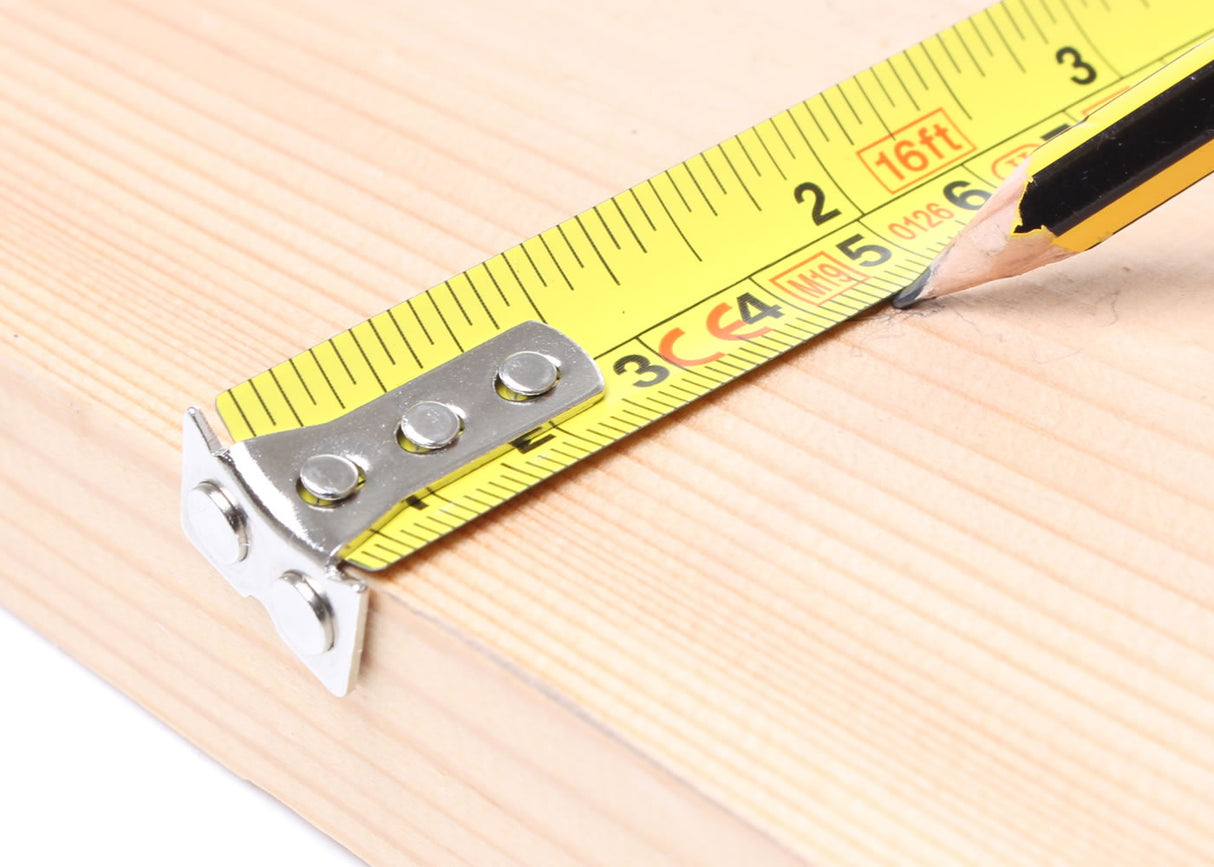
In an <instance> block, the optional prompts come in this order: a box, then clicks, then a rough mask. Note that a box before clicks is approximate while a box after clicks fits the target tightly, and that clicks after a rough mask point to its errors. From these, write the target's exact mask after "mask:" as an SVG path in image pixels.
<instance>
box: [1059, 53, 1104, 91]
mask: <svg viewBox="0 0 1214 867" xmlns="http://www.w3.org/2000/svg"><path fill="white" fill-rule="evenodd" d="M1054 59H1055V60H1057V61H1058V62H1059V63H1066V62H1067V61H1068V60H1069V61H1070V62H1071V69H1077V70H1079V73H1080V74H1076V75H1072V76H1071V81H1073V82H1075V83H1076V84H1091V83H1092V82H1093V81H1095V80H1096V70H1095V69H1093V68H1092V64H1090V63H1088V62H1087V61H1085V60H1084V59H1083V56H1082V55H1081V54H1080V53H1079V50H1078V49H1077V48H1072V47H1071V46H1069V45H1064V46H1063V47H1062V48H1059V49H1058V53H1057V54H1055V55H1054Z"/></svg>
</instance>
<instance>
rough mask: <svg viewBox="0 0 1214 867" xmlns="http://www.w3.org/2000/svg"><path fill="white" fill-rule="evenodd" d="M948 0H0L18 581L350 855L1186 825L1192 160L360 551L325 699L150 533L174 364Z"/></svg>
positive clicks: (727, 845)
mask: <svg viewBox="0 0 1214 867" xmlns="http://www.w3.org/2000/svg"><path fill="white" fill-rule="evenodd" d="M1029 2H1030V3H1031V2H1035V0H1029ZM1051 2H1061V0H1051ZM1110 2H1112V3H1114V4H1116V3H1117V2H1128V0H1110ZM979 8H981V3H979V2H974V0H941V2H935V3H932V4H930V5H925V4H906V3H890V2H883V0H853V2H850V3H847V4H837V5H836V4H832V3H825V2H822V3H792V2H766V3H742V2H730V3H724V4H712V5H705V4H700V3H691V2H670V3H664V4H653V3H643V2H640V0H617V2H614V3H611V4H591V3H582V4H570V3H559V2H555V0H518V2H516V3H511V4H496V3H491V2H487V0H481V2H452V3H445V4H421V3H416V4H406V3H389V2H374V0H360V2H357V3H342V4H333V3H326V2H323V0H306V2H286V0H274V2H264V0H208V2H201V3H190V4H187V3H179V2H160V0H98V2H84V0H80V2H71V0H41V2H32V0H31V2H24V0H2V2H0V327H2V329H3V330H2V332H0V418H2V419H3V424H2V425H0V483H2V484H3V485H4V487H5V489H6V496H4V497H3V498H0V546H2V547H3V550H4V551H5V552H6V555H7V556H6V558H5V560H4V564H3V566H0V604H3V605H5V607H7V608H10V609H12V610H13V611H15V612H17V613H18V614H19V615H20V616H22V617H23V618H25V619H26V620H28V621H29V622H30V623H32V624H33V625H35V626H36V627H37V628H39V629H40V630H42V631H43V632H44V633H45V634H46V635H48V636H49V637H51V638H52V639H53V640H55V641H56V642H57V643H59V644H61V645H62V646H63V647H65V648H66V649H68V650H69V651H70V652H72V653H73V654H74V655H76V656H77V657H79V658H80V659H82V660H83V661H85V662H86V663H87V664H88V665H90V666H91V667H93V668H94V669H95V670H97V671H98V672H100V673H101V674H102V675H104V676H105V677H106V678H108V679H109V680H110V681H112V682H113V683H115V684H116V685H118V686H119V687H120V688H121V689H123V690H124V691H126V692H127V693H129V694H130V695H131V696H133V697H134V698H135V699H136V700H138V701H139V702H141V703H142V704H143V705H144V706H146V707H147V708H148V709H149V710H150V711H152V712H153V713H155V714H157V715H158V716H160V717H161V718H163V719H164V720H166V721H167V722H168V723H169V724H171V725H172V726H174V727H175V728H177V729H178V730H179V731H181V732H183V733H184V734H185V735H186V736H188V737H189V738H191V739H192V740H193V741H195V742H196V743H198V744H199V745H200V746H202V747H203V748H204V749H206V750H207V751H208V752H210V753H212V754H213V755H215V756H216V757H217V758H219V759H220V760H221V761H223V762H224V763H225V764H226V765H227V766H228V767H230V768H232V770H233V771H235V772H236V773H238V774H241V775H243V776H246V777H248V778H250V779H252V780H253V781H254V782H256V783H257V784H258V785H260V786H263V787H264V788H266V789H267V790H269V791H270V792H272V793H274V794H275V795H276V796H278V797H279V798H282V799H283V800H284V801H285V802H286V803H288V804H289V805H291V806H292V807H293V808H295V809H297V810H298V811H299V812H301V813H302V814H303V815H304V816H306V817H307V818H309V819H310V820H311V821H313V822H315V823H317V824H318V825H319V826H320V827H321V828H323V829H324V830H326V831H327V832H329V833H331V834H333V835H334V836H336V837H337V838H338V839H340V840H341V841H342V842H343V843H345V844H346V845H348V846H350V847H351V848H352V849H353V850H354V851H356V852H357V853H359V854H360V855H362V856H363V857H365V858H367V859H369V860H371V861H373V862H376V863H392V864H395V863H417V864H442V865H446V864H471V865H487V864H494V865H497V864H517V865H549V864H554V865H555V864H601V865H614V867H619V865H630V867H631V865H644V864H695V865H700V864H721V865H738V864H794V863H813V864H823V865H825V864H840V865H842V864H907V863H917V864H931V865H947V864H1025V865H1029V864H1032V865H1039V864H1044V863H1051V864H1100V865H1111V864H1125V865H1143V864H1177V865H1192V864H1198V863H1210V862H1214V820H1212V816H1214V532H1212V529H1214V449H1212V448H1211V436H1212V435H1211V431H1214V293H1212V292H1211V291H1210V289H1209V284H1210V282H1211V278H1212V275H1214V250H1212V249H1211V245H1210V243H1209V232H1208V225H1209V221H1210V219H1211V215H1212V213H1214V187H1211V185H1210V182H1208V181H1207V182H1205V183H1202V184H1199V185H1198V186H1196V187H1194V188H1193V189H1191V190H1190V191H1188V192H1187V193H1185V194H1183V195H1182V196H1181V197H1179V198H1178V199H1176V200H1175V201H1173V202H1171V203H1170V204H1168V205H1167V206H1166V207H1164V208H1161V209H1160V210H1159V211H1158V212H1156V213H1154V214H1152V215H1151V216H1150V218H1149V219H1146V220H1143V221H1140V222H1139V223H1137V224H1135V225H1134V226H1132V227H1131V228H1130V229H1128V230H1127V231H1126V232H1124V233H1123V234H1122V235H1121V236H1119V237H1118V238H1117V239H1116V240H1115V242H1113V243H1110V244H1107V245H1105V246H1104V247H1102V248H1099V249H1097V250H1095V251H1093V253H1091V254H1089V255H1085V256H1082V257H1079V258H1078V259H1075V260H1072V261H1070V262H1067V263H1064V264H1062V265H1061V266H1058V267H1056V268H1054V269H1052V270H1049V271H1045V272H1037V273H1034V274H1031V275H1029V276H1027V277H1024V278H1020V279H1017V280H1014V281H1004V282H1002V283H1000V284H996V285H992V286H990V287H986V288H983V289H980V290H973V291H971V292H968V293H965V294H964V295H962V296H957V297H953V298H948V299H945V300H943V301H940V302H933V303H930V304H927V305H923V306H922V307H921V308H919V309H916V310H914V311H912V312H907V313H902V314H894V313H893V312H891V311H889V310H888V309H879V310H877V311H875V312H873V313H871V314H869V315H866V316H864V317H862V318H861V319H860V320H859V321H856V322H854V323H852V324H850V325H848V326H845V327H843V328H840V329H837V330H835V331H832V332H831V333H830V334H829V335H827V336H826V337H825V338H824V339H821V340H819V341H817V342H816V343H813V344H811V345H810V346H808V347H806V348H804V349H802V350H799V351H797V352H794V353H792V354H791V355H790V356H788V357H787V358H786V359H784V360H782V361H780V362H777V363H775V364H774V365H770V366H769V367H768V368H767V369H764V370H761V371H759V372H758V373H756V374H754V375H751V376H748V377H746V378H745V379H744V380H743V381H741V382H739V383H737V384H735V385H734V386H732V387H729V388H726V389H724V390H723V391H721V392H719V393H717V394H716V395H714V396H712V397H710V398H707V399H705V400H702V401H700V402H699V403H697V404H695V405H694V406H692V407H689V408H687V409H686V410H683V411H681V412H680V413H678V414H677V415H676V416H675V417H674V418H672V419H670V420H668V421H667V422H664V423H662V424H659V425H657V426H655V427H653V428H651V429H649V430H648V431H646V432H644V433H642V434H640V435H638V436H636V437H634V438H633V439H632V440H630V441H628V442H626V443H624V444H622V445H621V446H620V447H617V448H614V449H611V450H610V451H609V453H606V454H603V455H601V456H598V457H596V458H594V459H591V460H589V461H586V462H585V463H584V464H582V465H579V466H578V467H575V468H574V469H573V470H571V471H570V472H568V473H565V474H563V475H562V476H560V477H558V478H557V479H555V480H553V481H551V482H549V483H546V484H545V485H543V486H541V487H540V488H539V489H538V490H536V491H534V492H532V493H531V494H529V495H527V496H525V497H523V498H520V499H519V500H518V501H517V502H515V503H513V504H510V505H508V506H506V507H504V508H501V509H499V510H498V511H496V512H495V513H492V514H491V515H489V516H488V517H487V518H485V519H483V520H480V521H478V522H476V523H474V524H473V525H470V526H468V527H466V528H464V529H463V530H461V531H459V532H457V533H455V534H453V535H452V536H451V537H449V538H447V539H445V540H443V541H442V542H440V543H438V544H435V545H434V546H432V547H431V548H428V549H426V550H424V551H423V552H421V553H420V554H418V555H416V556H414V557H413V558H411V559H410V560H408V561H406V562H405V563H404V564H403V565H402V566H400V567H398V568H396V569H394V570H392V571H389V572H387V573H383V575H382V576H380V577H378V578H377V579H375V582H374V591H373V597H372V604H371V614H370V620H369V626H368V644H367V651H366V657H365V661H364V666H363V677H362V681H361V683H360V686H359V687H358V689H357V690H356V691H355V692H354V693H353V694H352V695H351V696H350V697H349V698H347V699H343V700H337V699H333V698H331V697H330V696H329V695H328V694H327V693H325V692H324V691H323V690H322V689H321V688H320V687H319V685H318V684H316V683H315V682H314V681H313V680H312V679H311V677H310V676H309V675H308V674H307V673H306V672H305V671H304V670H303V669H302V667H300V666H298V665H297V664H296V663H295V661H294V660H293V659H292V658H291V656H290V654H289V652H288V651H287V650H286V649H285V648H283V647H282V646H280V644H279V642H278V640H277V638H276V636H275V635H274V634H273V630H272V628H271V627H270V626H269V623H268V621H267V619H266V618H265V616H264V614H263V613H262V612H261V610H260V608H259V606H257V605H256V603H253V602H251V601H247V600H242V599H240V598H239V597H238V596H237V595H236V593H235V592H233V591H231V590H230V589H229V587H228V586H227V585H226V584H225V583H224V581H223V580H222V579H221V578H220V577H219V576H218V575H215V574H213V573H212V572H211V571H210V570H209V568H208V567H207V566H206V565H205V564H204V563H203V561H202V560H201V558H199V557H198V556H197V555H196V554H195V553H194V552H193V550H192V549H191V548H190V547H189V545H188V543H187V542H186V541H185V540H184V538H183V537H182V535H181V533H180V531H179V529H178V527H177V518H176V501H177V475H178V460H179V430H180V418H181V413H182V411H183V410H184V408H185V407H186V406H187V405H189V404H191V403H198V404H206V403H208V402H209V400H210V399H211V397H212V396H213V395H214V394H216V393H217V392H219V391H220V390H222V389H223V388H225V387H227V386H229V385H232V384H234V383H236V382H238V381H240V380H241V379H243V378H245V377H247V376H248V375H250V374H252V373H255V372H257V371H258V370H261V369H262V368H264V367H266V366H268V365H270V364H272V363H274V362H277V361H279V360H281V359H282V358H284V357H286V356H287V355H288V354H290V353H292V352H294V351H297V350H299V349H301V348H303V347H306V346H308V345H311V344H313V343H315V342H317V341H319V340H322V339H324V338H325V337H327V336H329V335H330V334H331V333H333V332H334V331H336V330H338V329H340V328H344V327H347V326H349V325H351V324H353V323H354V322H356V321H358V320H360V319H362V318H365V317H367V316H369V315H371V314H373V313H376V312H378V311H380V310H382V309H384V308H385V307H387V306H388V305H389V304H391V303H394V302H396V301H399V300H401V299H403V298H404V297H406V296H408V295H410V294H412V293H414V292H417V291H419V290H421V289H424V288H425V287H427V286H429V285H431V284H433V283H435V282H437V281H440V280H442V279H443V278H445V277H447V276H449V275H450V274H451V273H453V272H455V271H458V270H460V269H462V268H465V267H468V266H470V265H472V264H474V263H475V262H477V261H479V260H480V259H482V258H484V257H485V256H487V255H490V254H492V253H494V252H497V251H498V250H500V249H502V248H504V247H506V246H508V245H510V244H512V243H514V242H517V241H518V240H520V239H522V238H524V237H526V236H528V235H530V234H533V233H534V232H536V231H538V230H540V229H543V228H545V227H547V226H549V225H551V224H552V223H554V222H555V221H557V220H559V219H561V218H563V217H565V216H568V215H569V214H571V213H574V212H576V211H577V210H580V209H582V208H584V207H588V206H590V205H591V204H593V203H594V202H596V201H598V200H600V199H602V198H604V197H605V196H607V195H610V194H611V193H613V192H615V191H617V190H618V189H620V188H623V187H625V186H627V185H629V184H631V183H635V182H637V181H639V180H641V179H643V178H644V177H646V176H648V175H650V174H652V173H654V172H657V171H660V170H661V169H663V168H665V167H666V166H667V165H669V164H671V163H673V162H676V161H677V160H679V159H682V158H684V157H685V156H687V155H688V154H690V153H693V152H695V151H697V150H700V149H702V148H703V147H706V146H707V145H709V144H711V143H713V142H715V141H718V140H720V139H722V138H725V137H726V136H728V135H731V134H732V133H734V132H736V131H737V130H739V129H741V128H743V127H744V126H747V125H749V124H751V123H754V122H756V121H758V120H760V119H762V118H764V117H766V116H768V115H770V114H772V113H774V112H776V111H778V110H781V109H783V108H785V107H787V106H788V105H790V104H792V103H794V102H796V101H798V100H800V99H802V98H804V97H806V96H808V95H809V94H811V93H814V92H816V91H817V90H819V89H821V88H822V87H825V86H827V85H829V84H831V83H833V82H834V81H836V80H838V79H841V78H843V77H845V76H846V75H849V74H851V73H854V72H855V71H857V70H859V69H861V68H863V67H864V66H866V65H868V64H870V63H873V62H875V61H877V60H879V59H881V58H882V57H884V56H886V55H887V54H889V53H891V52H892V51H894V50H897V49H899V48H901V47H904V46H905V45H907V44H909V43H911V42H913V41H915V40H917V39H920V38H923V37H925V36H927V35H929V34H931V33H933V32H934V31H935V30H937V29H939V28H941V27H944V26H947V25H948V24H951V23H952V22H953V21H955V20H957V19H959V18H961V17H962V16H964V15H966V14H969V13H971V12H973V11H975V10H977V9H979ZM212 417H213V416H212ZM6 701H7V700H6ZM7 706H9V705H7V704H6V707H7Z"/></svg>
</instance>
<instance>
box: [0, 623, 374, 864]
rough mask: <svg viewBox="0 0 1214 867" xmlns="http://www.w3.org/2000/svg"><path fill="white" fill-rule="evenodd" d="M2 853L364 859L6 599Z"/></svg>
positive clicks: (204, 860) (266, 860) (1, 666)
mask: <svg viewBox="0 0 1214 867" xmlns="http://www.w3.org/2000/svg"><path fill="white" fill-rule="evenodd" d="M0 863H4V864H11V865H19V867H38V865H48V864H49V865H73V867H74V865H94V864H123V865H133V867H142V865H156V867H169V865H171V867H179V865H195V864H197V865H203V864H205V865H208V867H211V865H224V867H242V865H246V864H247V865H257V867H265V865H280V864H281V865H292V867H310V865H324V867H330V865H338V867H347V865H357V864H362V863H363V862H362V861H360V860H358V859H357V858H355V857H354V856H353V855H351V854H350V853H349V852H348V851H347V850H345V849H343V848H342V847H341V846H339V845H338V844H337V843H335V842H333V841H332V840H330V839H329V838H328V837H326V836H325V835H323V834H321V833H320V832H319V831H317V830H316V829H315V828H313V827H312V826H311V825H309V824H307V823H306V822H304V821H303V820H302V819H300V818H299V817H298V816H297V815H295V814H294V813H292V812H291V811H290V810H288V809H287V808H286V807H284V806H283V805H282V804H280V803H279V802H278V801H276V800H274V799H273V798H271V797H270V796H269V795H267V794H265V793H264V792H262V791H261V790H260V789H258V788H256V787H255V786H253V785H252V784H251V783H248V782H246V781H244V780H241V779H239V778H238V777H236V776H235V775H234V774H231V773H229V772H228V771H227V770H226V769H224V768H223V767H222V766H221V765H219V764H218V763H217V762H214V761H213V760H211V759H210V758H208V757H207V756H206V755H205V754H203V753H202V752H200V751H199V750H197V749H195V748H194V747H193V746H192V745H191V744H190V743H188V742H187V741H186V740H184V739H183V738H181V737H180V736H178V735H177V734H176V733H175V732H174V731H172V730H171V729H169V728H168V727H167V726H165V725H163V724H162V723H160V721H159V720H157V719H156V718H155V717H153V716H152V715H151V714H148V713H146V712H145V711H144V710H143V709H142V708H140V707H139V706H138V705H136V704H135V703H133V702H132V701H130V700H129V699H127V698H126V697H125V696H123V695H122V694H120V693H119V692H117V691H116V690H114V689H113V688H111V687H110V686H109V685H108V684H106V683H105V682H104V681H102V680H101V679H100V678H98V677H96V676H95V675H93V674H92V673H91V672H90V671H88V670H87V669H85V668H84V667H83V666H81V665H79V664H78V663H77V662H75V661H74V660H72V659H71V658H69V657H68V656H66V655H65V654H63V653H62V652H61V651H59V650H58V649H57V648H56V647H54V646H53V645H52V644H50V643H49V642H47V641H45V640H44V639H43V638H42V637H41V636H39V635H37V634H36V633H34V632H33V631H32V630H30V629H29V628H28V627H26V626H25V625H24V624H23V623H21V622H20V621H18V620H17V619H16V618H14V617H13V616H12V615H11V614H9V613H8V612H7V611H5V610H4V609H3V608H0Z"/></svg>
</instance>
